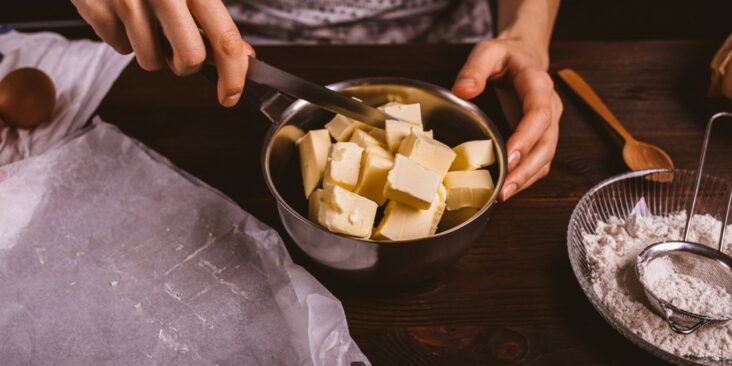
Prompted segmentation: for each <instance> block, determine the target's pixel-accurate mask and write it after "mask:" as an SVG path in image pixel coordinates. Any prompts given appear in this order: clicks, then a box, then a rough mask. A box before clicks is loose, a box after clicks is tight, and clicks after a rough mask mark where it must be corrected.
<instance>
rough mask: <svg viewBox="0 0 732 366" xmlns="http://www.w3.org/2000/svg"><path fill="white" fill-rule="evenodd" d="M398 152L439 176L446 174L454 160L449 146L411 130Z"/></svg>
mask: <svg viewBox="0 0 732 366" xmlns="http://www.w3.org/2000/svg"><path fill="white" fill-rule="evenodd" d="M399 154H401V155H404V156H406V157H408V158H410V159H412V160H414V161H416V162H418V163H419V164H421V165H422V166H424V167H425V168H427V169H431V170H434V171H436V172H437V173H439V174H440V177H444V176H445V174H447V171H448V170H450V165H451V164H452V161H453V160H455V152H454V151H452V149H450V147H449V146H447V145H445V144H443V143H441V142H439V141H437V140H435V139H432V138H430V137H427V136H425V135H424V133H414V132H412V133H411V134H410V135H409V136H407V138H405V139H404V141H402V144H401V146H400V147H399Z"/></svg>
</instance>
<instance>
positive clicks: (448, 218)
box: [437, 207, 478, 231]
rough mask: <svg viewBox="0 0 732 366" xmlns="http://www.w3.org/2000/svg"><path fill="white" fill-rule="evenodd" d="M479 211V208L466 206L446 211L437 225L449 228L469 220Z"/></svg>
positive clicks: (442, 228)
mask: <svg viewBox="0 0 732 366" xmlns="http://www.w3.org/2000/svg"><path fill="white" fill-rule="evenodd" d="M476 213H478V209H477V208H472V207H465V208H461V209H459V210H455V211H445V212H444V214H443V215H442V219H441V220H440V223H439V224H438V225H437V227H438V228H439V229H440V230H441V231H444V230H449V229H452V228H454V227H455V226H458V225H460V224H462V223H463V222H465V221H468V220H469V219H470V218H471V217H473V216H475V214H476Z"/></svg>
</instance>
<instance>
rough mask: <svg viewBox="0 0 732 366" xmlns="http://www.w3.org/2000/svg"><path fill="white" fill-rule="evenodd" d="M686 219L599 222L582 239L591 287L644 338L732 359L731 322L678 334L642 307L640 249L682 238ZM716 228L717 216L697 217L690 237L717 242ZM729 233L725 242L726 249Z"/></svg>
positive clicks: (677, 350) (691, 353) (687, 352)
mask: <svg viewBox="0 0 732 366" xmlns="http://www.w3.org/2000/svg"><path fill="white" fill-rule="evenodd" d="M685 221H686V213H684V212H681V213H677V214H673V215H670V216H666V217H657V216H641V215H634V216H632V217H630V218H628V219H627V220H623V219H619V218H615V217H613V218H610V219H609V220H608V222H599V223H598V225H597V228H596V230H595V232H594V233H586V234H585V235H584V237H583V242H584V244H585V247H586V252H587V261H588V263H589V265H590V269H591V271H592V283H593V288H594V290H595V293H596V294H597V295H598V296H599V298H600V299H601V301H602V302H603V303H604V304H605V306H607V307H608V308H609V310H610V311H611V312H612V313H613V314H614V316H615V317H616V318H617V319H618V320H619V321H620V322H621V323H623V324H624V325H625V326H626V327H627V328H629V329H630V330H631V331H633V332H634V333H635V334H637V335H638V336H640V337H642V338H643V339H644V340H646V341H647V342H649V343H652V344H654V345H656V346H658V347H660V348H662V349H664V350H666V351H668V352H671V353H674V354H677V355H681V356H686V357H691V358H709V359H715V360H721V359H732V324H730V323H727V324H725V325H721V326H719V325H718V326H711V325H708V326H705V327H702V328H701V329H699V330H698V331H696V332H694V333H692V334H690V335H686V336H684V335H679V334H676V333H674V332H673V331H672V330H671V329H670V328H669V327H668V325H667V324H666V322H665V320H663V319H662V318H661V317H660V316H658V315H656V314H655V313H653V312H652V311H651V310H650V305H646V304H647V300H646V298H645V294H644V292H643V288H642V287H641V286H640V283H639V282H638V280H637V278H636V276H635V258H636V256H637V255H638V253H640V251H642V250H643V249H644V248H645V247H647V246H648V245H650V244H653V243H657V242H660V241H664V240H670V239H676V240H678V239H680V238H681V237H682V233H683V230H684V224H685ZM720 228H721V223H720V221H719V220H716V219H714V218H713V217H711V216H701V215H695V216H694V218H693V220H692V225H691V230H690V233H689V240H690V241H692V242H698V243H703V244H710V245H712V244H716V241H717V239H718V235H719V230H720ZM730 230H732V229H730ZM730 237H732V236H727V239H726V240H725V243H726V245H725V248H727V249H728V251H729V248H730V242H731V240H730ZM728 296H729V294H728Z"/></svg>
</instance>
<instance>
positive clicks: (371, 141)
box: [349, 129, 381, 149]
mask: <svg viewBox="0 0 732 366" xmlns="http://www.w3.org/2000/svg"><path fill="white" fill-rule="evenodd" d="M349 141H350V142H353V143H354V144H356V145H358V146H361V147H362V148H364V149H365V148H366V147H367V146H369V145H377V146H378V145H381V143H380V142H379V140H377V139H376V138H375V137H373V136H371V135H370V134H369V133H368V132H366V131H363V130H359V129H357V130H355V131H353V135H351V139H350V140H349Z"/></svg>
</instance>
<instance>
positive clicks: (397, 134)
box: [384, 119, 432, 153]
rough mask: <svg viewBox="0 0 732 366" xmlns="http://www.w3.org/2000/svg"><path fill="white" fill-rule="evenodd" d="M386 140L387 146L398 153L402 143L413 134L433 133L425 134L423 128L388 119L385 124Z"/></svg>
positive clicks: (430, 132)
mask: <svg viewBox="0 0 732 366" xmlns="http://www.w3.org/2000/svg"><path fill="white" fill-rule="evenodd" d="M385 126H386V128H385V130H384V139H386V146H387V147H388V148H389V150H390V151H391V152H394V153H395V152H397V151H398V150H399V146H400V145H401V143H402V141H403V140H404V139H405V138H406V137H407V136H409V135H410V134H411V133H413V132H414V133H421V134H429V135H431V134H432V131H427V132H424V131H422V128H420V127H417V126H415V125H412V124H411V123H407V122H402V121H396V120H391V119H387V120H386V123H385Z"/></svg>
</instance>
